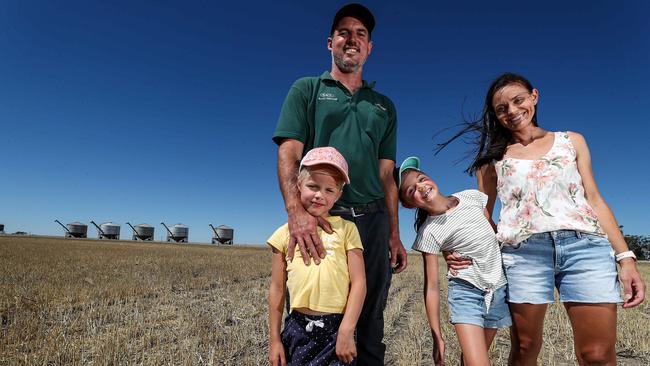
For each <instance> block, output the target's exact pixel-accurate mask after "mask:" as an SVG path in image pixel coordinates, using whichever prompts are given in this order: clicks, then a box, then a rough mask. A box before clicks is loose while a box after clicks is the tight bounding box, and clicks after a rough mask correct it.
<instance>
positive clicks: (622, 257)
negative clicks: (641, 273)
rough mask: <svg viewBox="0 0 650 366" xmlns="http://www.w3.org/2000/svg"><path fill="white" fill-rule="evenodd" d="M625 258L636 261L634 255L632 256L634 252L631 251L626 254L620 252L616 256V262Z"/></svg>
mask: <svg viewBox="0 0 650 366" xmlns="http://www.w3.org/2000/svg"><path fill="white" fill-rule="evenodd" d="M625 258H633V259H634V260H635V261H636V255H634V252H633V251H631V250H628V251H627V252H621V253H618V254H616V261H617V262H620V261H621V260H623V259H625Z"/></svg>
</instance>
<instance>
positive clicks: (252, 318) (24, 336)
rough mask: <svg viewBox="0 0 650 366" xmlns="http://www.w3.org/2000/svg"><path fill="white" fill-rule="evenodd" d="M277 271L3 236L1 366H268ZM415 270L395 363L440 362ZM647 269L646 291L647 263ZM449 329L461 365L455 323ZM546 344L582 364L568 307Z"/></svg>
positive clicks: (223, 260) (631, 347)
mask: <svg viewBox="0 0 650 366" xmlns="http://www.w3.org/2000/svg"><path fill="white" fill-rule="evenodd" d="M269 262H270V251H269V250H267V249H266V248H254V247H241V246H240V247H215V246H208V245H171V244H161V243H150V244H143V243H135V242H109V241H98V240H70V239H68V240H66V239H59V238H45V237H11V236H7V237H0V321H1V330H0V365H141V364H142V365H265V364H267V361H266V350H267V334H268V332H267V315H266V314H267V312H266V293H267V286H268V282H269V274H270V266H269ZM409 263H410V264H409V268H408V269H407V270H406V271H405V272H404V273H402V274H400V275H397V276H395V277H394V278H393V285H392V286H391V291H390V297H389V302H388V305H387V308H386V312H385V316H386V337H385V343H386V344H387V346H388V350H387V363H388V364H390V365H428V364H431V362H430V360H431V358H430V350H431V336H430V332H429V330H428V326H427V323H426V318H425V316H424V305H423V302H422V260H421V259H420V257H419V256H418V255H411V256H410V257H409ZM442 268H444V264H443V265H442ZM640 269H641V271H642V274H643V277H644V280H645V281H646V283H647V282H648V280H650V265H648V264H645V263H643V264H640ZM445 282H446V281H444V280H443V281H442V283H443V286H442V287H443V294H442V296H443V299H444V298H446V284H445ZM648 303H649V302H646V303H644V304H642V305H641V306H639V307H638V308H636V309H632V310H622V309H621V310H619V315H618V316H619V322H618V324H619V325H618V342H617V352H618V361H619V364H620V365H648V364H650V306H649V305H648ZM442 311H443V314H442V316H443V319H444V318H446V316H447V313H446V312H447V308H446V305H445V304H444V302H443V309H442ZM443 332H444V337H445V340H446V342H447V353H446V355H447V357H446V359H447V363H448V364H450V365H454V364H457V360H458V357H459V349H458V346H457V344H456V341H455V336H454V333H453V329H452V328H451V327H450V325H449V324H448V323H446V322H445V323H444V328H443ZM544 339H545V341H544V346H543V349H542V353H541V355H540V358H539V363H540V364H541V365H573V364H575V362H574V356H573V347H572V342H571V327H570V324H569V323H568V320H567V317H566V314H565V311H564V309H563V308H562V307H561V306H560V305H557V304H555V305H553V306H551V308H550V310H549V312H548V314H547V317H546V327H545V329H544ZM509 347H510V343H509V339H508V332H507V331H500V332H499V334H498V336H497V339H496V340H495V342H494V344H493V346H492V349H491V352H490V354H491V359H492V363H493V364H495V365H505V364H506V361H507V356H508V351H509Z"/></svg>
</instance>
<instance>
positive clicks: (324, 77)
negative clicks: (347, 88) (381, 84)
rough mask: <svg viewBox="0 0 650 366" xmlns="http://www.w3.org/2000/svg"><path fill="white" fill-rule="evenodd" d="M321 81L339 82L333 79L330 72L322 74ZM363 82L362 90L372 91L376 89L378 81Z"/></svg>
mask: <svg viewBox="0 0 650 366" xmlns="http://www.w3.org/2000/svg"><path fill="white" fill-rule="evenodd" d="M320 79H321V80H328V81H332V82H337V80H336V79H334V78H333V77H332V74H330V72H329V71H325V72H323V74H321V76H320ZM361 81H362V84H361V88H360V89H364V88H368V89H372V88H374V87H375V84H376V81H372V82H370V83H369V82H367V81H365V80H361Z"/></svg>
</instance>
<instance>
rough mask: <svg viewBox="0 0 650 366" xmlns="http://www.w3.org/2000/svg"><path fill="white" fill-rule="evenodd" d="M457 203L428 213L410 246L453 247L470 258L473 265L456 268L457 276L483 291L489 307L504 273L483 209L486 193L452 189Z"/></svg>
mask: <svg viewBox="0 0 650 366" xmlns="http://www.w3.org/2000/svg"><path fill="white" fill-rule="evenodd" d="M453 196H454V197H456V198H458V201H459V203H458V205H457V206H456V207H454V208H452V209H450V210H448V211H447V212H445V213H443V214H441V215H436V216H429V217H427V219H426V221H425V222H424V224H423V225H422V226H421V227H420V230H418V235H417V237H416V238H415V243H413V249H414V250H417V251H419V252H424V253H431V254H438V253H440V252H441V251H443V250H444V251H455V252H458V253H460V254H461V255H462V256H467V257H470V258H471V259H472V265H471V266H470V267H469V268H467V269H462V270H459V271H458V275H457V276H453V275H452V274H451V273H449V272H448V273H447V278H460V279H462V280H465V281H467V282H469V283H471V284H472V285H474V286H475V287H476V288H478V289H480V290H482V291H485V292H486V294H485V302H486V306H487V308H488V309H489V307H490V303H491V302H492V294H493V292H494V290H496V289H498V288H499V287H501V286H504V285H505V284H506V283H507V282H506V276H505V274H504V273H503V267H502V265H501V251H500V249H499V243H498V242H497V239H496V234H495V233H494V230H493V229H492V226H491V225H490V222H489V221H488V220H487V218H486V217H485V214H484V213H483V211H484V208H485V205H486V204H487V196H486V195H485V194H484V193H482V192H479V191H477V190H475V189H468V190H465V191H462V192H458V193H454V194H453Z"/></svg>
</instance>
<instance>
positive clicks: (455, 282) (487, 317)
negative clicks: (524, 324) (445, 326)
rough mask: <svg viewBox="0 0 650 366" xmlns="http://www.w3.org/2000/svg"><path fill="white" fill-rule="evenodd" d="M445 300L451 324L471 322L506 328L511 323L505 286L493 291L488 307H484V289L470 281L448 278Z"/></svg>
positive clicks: (485, 326)
mask: <svg viewBox="0 0 650 366" xmlns="http://www.w3.org/2000/svg"><path fill="white" fill-rule="evenodd" d="M448 289H449V290H448V291H447V301H448V304H449V317H450V321H451V323H452V324H473V325H478V326H479V327H482V328H507V327H509V326H511V325H512V320H511V319H510V310H509V309H508V304H507V303H506V286H501V287H499V288H498V289H496V290H495V291H494V295H493V298H492V303H491V304H490V309H489V310H488V309H487V308H486V307H485V291H483V290H481V289H479V288H476V287H475V286H474V285H472V284H471V283H469V282H467V281H464V280H461V279H458V278H451V279H449V286H448Z"/></svg>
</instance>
